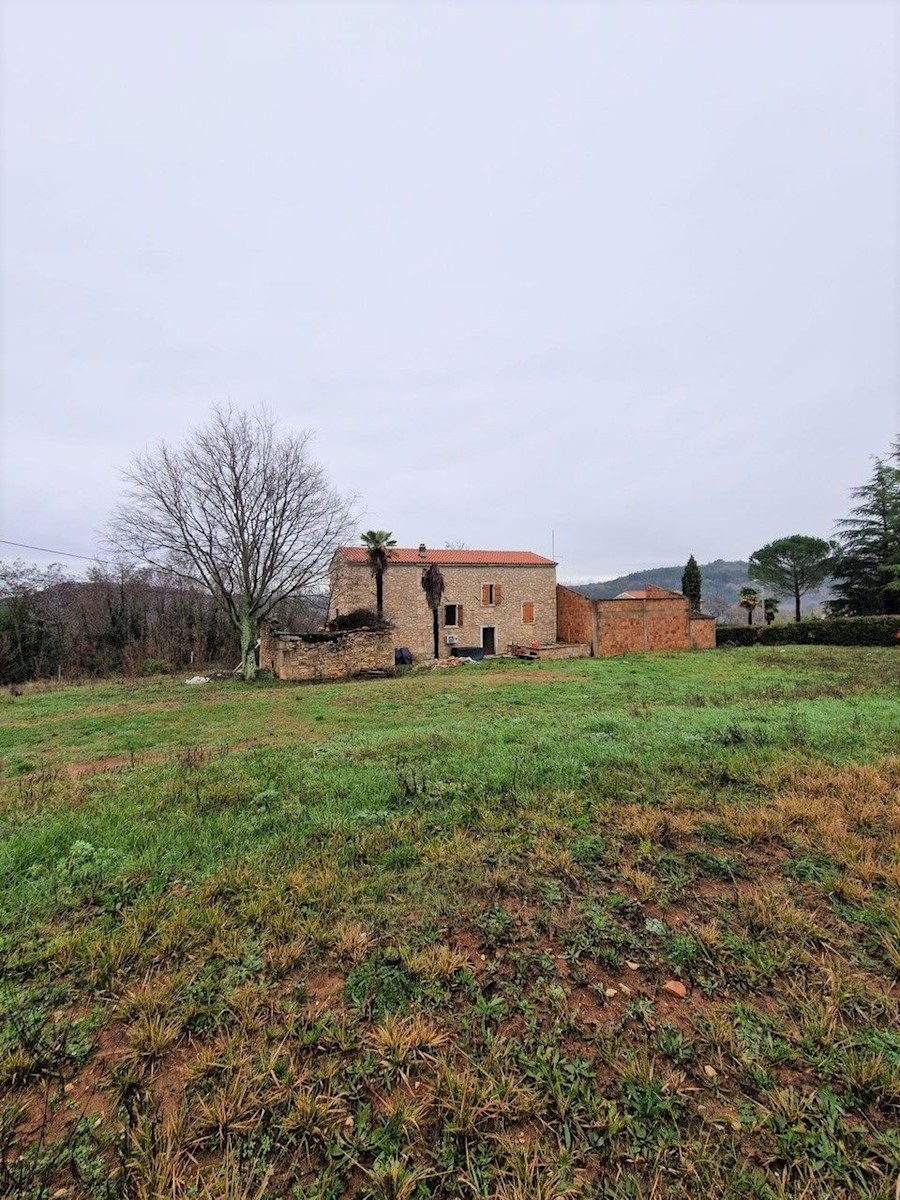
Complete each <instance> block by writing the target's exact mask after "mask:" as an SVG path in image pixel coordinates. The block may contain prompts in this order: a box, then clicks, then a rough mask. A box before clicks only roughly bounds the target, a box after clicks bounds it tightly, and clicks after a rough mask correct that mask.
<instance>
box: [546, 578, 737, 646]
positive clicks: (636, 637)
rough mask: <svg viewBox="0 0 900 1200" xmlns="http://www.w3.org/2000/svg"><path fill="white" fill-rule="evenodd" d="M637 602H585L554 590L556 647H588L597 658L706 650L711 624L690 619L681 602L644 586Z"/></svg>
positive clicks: (584, 598)
mask: <svg viewBox="0 0 900 1200" xmlns="http://www.w3.org/2000/svg"><path fill="white" fill-rule="evenodd" d="M646 591H647V593H648V594H647V596H646V598H643V599H636V600H590V599H588V597H587V596H582V595H580V594H579V593H578V592H573V591H570V589H569V588H566V587H562V586H560V587H558V588H557V589H556V596H557V622H558V637H559V640H560V641H561V642H589V643H590V644H591V646H592V647H593V652H594V654H595V655H597V656H603V657H606V656H609V655H613V654H628V653H630V652H632V651H637V650H690V649H707V648H709V649H711V648H712V647H714V646H715V644H716V628H715V626H716V623H715V621H713V620H712V619H710V618H708V617H691V614H690V602H689V601H688V599H687V597H686V596H682V595H680V594H679V593H673V592H667V591H665V590H664V589H662V588H654V587H653V586H649V587H648V588H647V589H646Z"/></svg>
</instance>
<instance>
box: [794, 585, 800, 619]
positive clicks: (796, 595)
mask: <svg viewBox="0 0 900 1200" xmlns="http://www.w3.org/2000/svg"><path fill="white" fill-rule="evenodd" d="M794 620H795V621H799V620H800V592H799V591H798V590H797V589H796V588H795V589H794Z"/></svg>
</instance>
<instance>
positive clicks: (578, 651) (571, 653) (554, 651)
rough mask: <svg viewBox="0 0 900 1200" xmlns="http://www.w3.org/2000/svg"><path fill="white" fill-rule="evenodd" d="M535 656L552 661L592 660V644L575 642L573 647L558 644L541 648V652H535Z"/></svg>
mask: <svg viewBox="0 0 900 1200" xmlns="http://www.w3.org/2000/svg"><path fill="white" fill-rule="evenodd" d="M535 654H536V655H537V657H538V658H539V659H549V660H551V661H556V660H557V659H561V658H590V657H591V644H590V642H583V643H579V642H573V643H572V644H571V645H566V646H562V645H560V644H559V643H557V644H556V645H555V646H541V648H540V650H536V651H535Z"/></svg>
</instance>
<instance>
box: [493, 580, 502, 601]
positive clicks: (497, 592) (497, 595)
mask: <svg viewBox="0 0 900 1200" xmlns="http://www.w3.org/2000/svg"><path fill="white" fill-rule="evenodd" d="M494 603H495V604H502V603H503V585H502V584H499V583H495V584H494Z"/></svg>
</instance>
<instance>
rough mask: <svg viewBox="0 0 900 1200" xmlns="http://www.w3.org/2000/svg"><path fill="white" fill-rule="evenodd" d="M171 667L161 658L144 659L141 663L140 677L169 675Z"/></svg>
mask: <svg viewBox="0 0 900 1200" xmlns="http://www.w3.org/2000/svg"><path fill="white" fill-rule="evenodd" d="M171 672H172V667H171V665H170V664H169V663H167V662H166V661H165V660H164V659H162V658H145V659H144V661H143V662H142V663H141V674H142V675H169V674H171Z"/></svg>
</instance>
